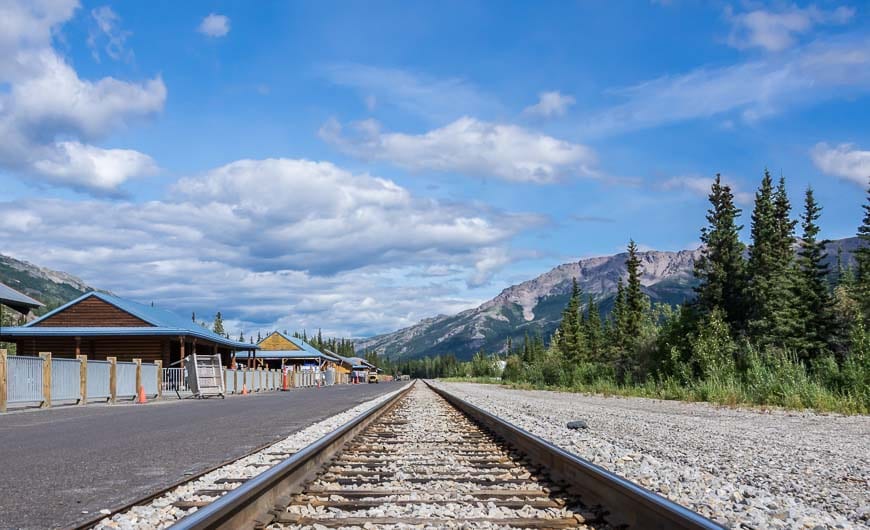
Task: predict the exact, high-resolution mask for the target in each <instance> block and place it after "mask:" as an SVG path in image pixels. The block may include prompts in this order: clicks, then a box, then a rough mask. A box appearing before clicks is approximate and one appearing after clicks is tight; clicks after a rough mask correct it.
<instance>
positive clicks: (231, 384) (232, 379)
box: [224, 368, 236, 394]
mask: <svg viewBox="0 0 870 530" xmlns="http://www.w3.org/2000/svg"><path fill="white" fill-rule="evenodd" d="M224 374H226V375H225V377H224V380H225V381H226V392H227V394H233V393H235V392H236V370H230V369H229V368H224Z"/></svg>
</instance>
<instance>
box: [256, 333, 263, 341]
mask: <svg viewBox="0 0 870 530" xmlns="http://www.w3.org/2000/svg"><path fill="white" fill-rule="evenodd" d="M261 340H263V337H261V336H260V330H257V344H259V343H260V341H261Z"/></svg>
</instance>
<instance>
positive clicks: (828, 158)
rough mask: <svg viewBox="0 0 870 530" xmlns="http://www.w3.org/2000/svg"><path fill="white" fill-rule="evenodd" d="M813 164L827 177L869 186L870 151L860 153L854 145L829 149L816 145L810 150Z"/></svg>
mask: <svg viewBox="0 0 870 530" xmlns="http://www.w3.org/2000/svg"><path fill="white" fill-rule="evenodd" d="M810 156H811V157H812V159H813V163H814V164H815V165H816V167H817V168H819V169H820V170H821V171H822V172H824V173H825V174H827V175H834V176H836V177H841V178H844V179H847V180H849V181H851V182H854V183H856V184H858V185H860V186H864V187H867V186H868V184H870V151H861V150H860V149H858V148H856V147H855V145H854V144H840V145H838V146H836V147H831V146H829V145H828V144H826V143H824V142H820V143H817V144H816V145H815V146H814V147H813V148H812V149H811V150H810Z"/></svg>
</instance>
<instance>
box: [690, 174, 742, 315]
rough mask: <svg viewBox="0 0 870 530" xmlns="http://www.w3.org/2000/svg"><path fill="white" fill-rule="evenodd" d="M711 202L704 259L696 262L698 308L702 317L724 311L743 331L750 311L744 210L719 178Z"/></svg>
mask: <svg viewBox="0 0 870 530" xmlns="http://www.w3.org/2000/svg"><path fill="white" fill-rule="evenodd" d="M709 201H710V204H711V207H710V209H709V210H707V217H706V218H707V223H708V225H707V226H705V227H704V228H702V229H701V243H702V244H703V247H702V250H701V256H700V257H699V258H698V260H697V261H696V262H695V277H696V278H697V279H698V280H699V285H698V286H697V287H696V288H695V292H696V293H697V294H698V299H697V306H698V309H699V310H700V311H701V313H702V314H710V313H711V312H712V311H713V310H714V309H716V308H718V309H721V310H722V311H723V312H724V315H725V319H726V321H727V322H728V324H729V326H731V329H733V330H739V329H742V328H743V326H744V323H745V308H746V306H745V302H744V293H745V289H746V264H745V262H744V259H743V250H744V248H745V247H744V245H743V243H741V242H740V230H741V229H743V226H741V225H738V224H737V218H738V217H739V216H740V209H739V208H737V207H736V206H735V205H734V194H733V193H732V192H731V187H730V186H728V185H726V184H722V179H721V177H720V175H718V174H717V175H716V179H715V180H714V181H713V186H712V187H711V188H710V195H709Z"/></svg>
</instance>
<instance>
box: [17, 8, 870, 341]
mask: <svg viewBox="0 0 870 530" xmlns="http://www.w3.org/2000/svg"><path fill="white" fill-rule="evenodd" d="M868 122H870V5H868V4H866V3H864V2H857V1H856V2H835V1H826V0H820V1H818V2H816V3H803V2H796V3H793V2H778V1H774V2H755V1H733V2H720V1H717V0H709V1H700V0H698V1H692V0H656V1H652V2H647V1H644V0H635V1H630V2H629V1H626V2H597V1H591V0H585V1H581V0H576V1H573V2H571V1H564V2H500V1H491V2H477V1H472V0H462V1H455V2H453V1H445V2H424V1H401V2H399V1H396V2H382V1H371V2H351V1H348V2H331V1H317V2H314V1H310V2H296V1H293V2H291V1H282V2H265V1H264V2H257V3H253V4H252V3H249V2H228V1H227V2H204V1H185V2H170V1H160V0H154V1H151V2H108V3H107V2H105V1H97V2H76V1H74V0H57V1H47V0H28V1H25V0H0V253H2V254H6V255H10V256H12V257H15V258H18V259H23V260H27V261H30V262H32V263H35V264H37V265H40V266H45V267H50V268H54V269H58V270H62V271H66V272H69V273H71V274H74V275H77V276H79V277H81V278H83V279H84V280H85V281H86V282H87V283H89V284H90V285H93V286H95V287H98V288H101V289H106V290H110V291H112V292H114V293H116V294H118V295H121V296H125V297H129V298H132V299H135V300H138V301H141V302H144V303H150V302H154V303H155V304H156V305H158V306H161V307H165V308H167V309H171V310H175V311H178V312H180V313H187V312H191V311H196V312H197V315H198V317H199V318H201V319H205V320H211V319H212V318H213V315H214V313H215V312H216V311H221V312H222V314H223V316H224V320H225V326H226V327H227V328H228V330H230V331H231V332H232V333H233V334H234V335H235V334H237V333H238V332H239V331H244V332H245V334H246V335H249V334H251V333H255V332H256V331H259V330H262V331H263V332H265V331H267V330H271V329H287V330H291V331H292V330H301V329H308V330H314V329H317V328H322V330H323V332H324V334H329V335H341V336H353V337H362V336H370V335H373V334H377V333H382V332H388V331H392V330H395V329H398V328H401V327H405V326H408V325H412V324H414V323H416V322H417V321H418V320H420V319H421V318H425V317H430V316H434V315H436V314H452V313H455V312H458V311H460V310H463V309H468V308H471V307H474V306H476V305H478V304H479V303H481V302H483V301H485V300H487V299H489V298H491V297H493V296H495V295H496V294H498V293H499V292H500V291H501V290H502V289H504V288H505V287H508V286H510V285H512V284H514V283H518V282H520V281H523V280H526V279H531V278H533V277H535V276H537V275H539V274H541V273H544V272H546V271H547V270H549V269H550V268H552V267H554V266H556V265H559V264H561V263H565V262H569V261H572V260H577V259H580V258H583V257H591V256H598V255H609V254H614V253H617V252H620V251H623V250H624V248H625V246H626V244H627V242H628V241H629V239H630V238H633V239H634V240H635V241H637V242H638V244H639V245H640V247H641V248H642V249H657V250H681V249H685V248H694V247H697V246H698V244H699V242H698V239H699V230H700V228H701V226H702V225H703V224H704V214H705V211H706V209H707V202H706V194H707V193H708V191H709V185H710V183H711V181H712V178H713V176H714V175H715V174H716V173H721V174H722V176H723V179H724V180H725V181H726V182H727V183H729V184H730V185H731V186H732V187H733V189H734V191H735V196H736V198H737V201H738V205H739V206H740V207H741V208H743V210H744V215H743V217H742V222H743V223H744V224H745V225H747V228H748V225H749V219H748V218H749V212H750V210H751V206H752V198H753V194H754V191H755V189H756V187H757V186H758V183H759V180H760V178H761V175H762V173H763V171H764V169H765V168H768V169H769V170H770V171H771V173H772V174H774V176H777V177H778V176H779V175H784V176H785V177H786V179H787V183H788V187H789V193H790V197H791V199H792V203H793V205H794V210H795V212H794V213H795V215H797V214H798V213H799V209H800V205H801V202H802V197H803V193H804V191H805V189H806V188H807V187H808V186H812V188H813V189H814V191H815V193H816V197H817V199H818V200H819V202H820V203H821V204H822V206H823V207H824V211H823V213H822V218H821V226H822V235H823V236H824V237H828V238H840V237H848V236H852V235H854V234H855V231H856V227H857V225H858V224H859V223H860V220H861V216H862V211H861V205H862V204H863V202H864V200H865V188H866V187H867V185H868V179H870V127H868V125H867V124H868Z"/></svg>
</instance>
